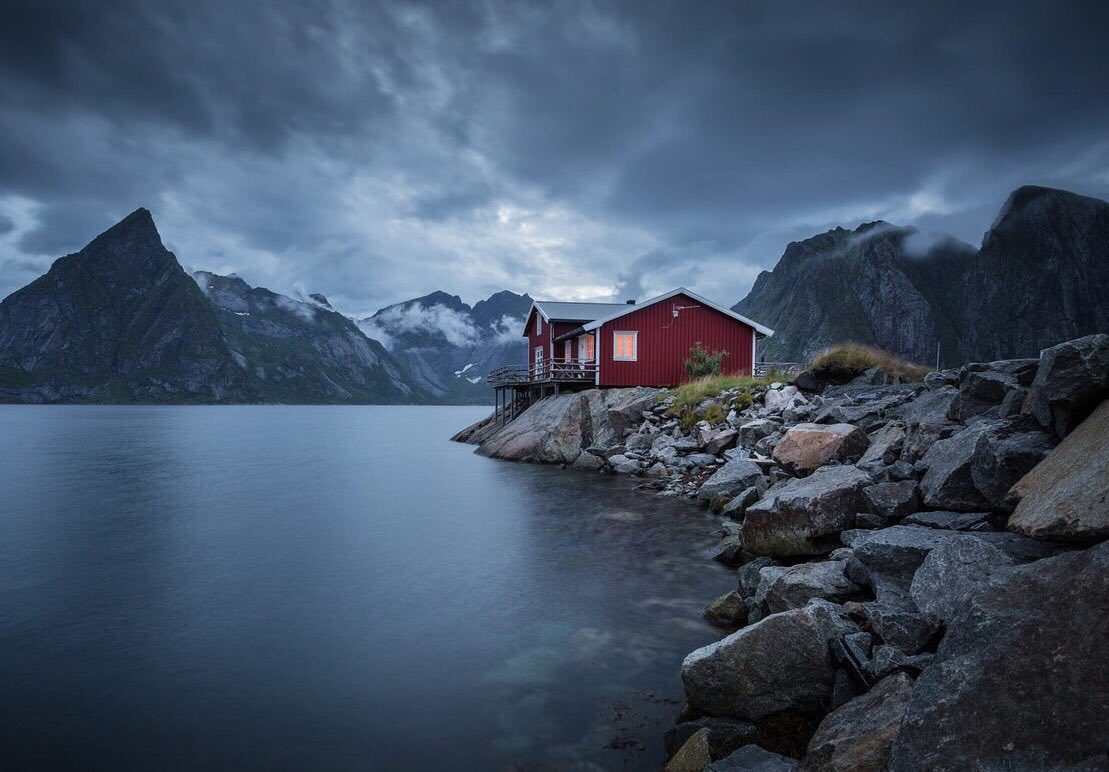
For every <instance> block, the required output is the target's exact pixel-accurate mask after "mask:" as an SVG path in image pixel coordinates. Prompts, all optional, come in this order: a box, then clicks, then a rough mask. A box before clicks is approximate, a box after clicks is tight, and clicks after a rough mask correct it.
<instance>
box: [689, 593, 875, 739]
mask: <svg viewBox="0 0 1109 772" xmlns="http://www.w3.org/2000/svg"><path fill="white" fill-rule="evenodd" d="M856 630H857V628H856V627H855V625H854V624H853V623H852V622H851V621H850V620H848V619H847V617H846V616H845V615H844V613H843V611H842V608H841V607H838V606H835V605H833V604H830V603H826V602H824V601H813V602H812V603H811V604H809V605H808V606H805V607H804V608H800V609H793V610H791V611H785V612H782V613H781V614H773V615H771V616H768V617H766V618H765V619H763V620H762V621H760V622H757V623H755V624H753V625H748V626H747V627H744V628H743V629H741V630H739V631H737V632H735V633H732V634H731V635H729V636H728V637H727V638H724V639H723V640H720V641H717V642H716V643H712V644H709V645H708V646H704V647H702V648H700V649H697V650H696V651H694V652H692V653H690V654H689V655H688V656H687V657H686V658H685V661H684V662H683V663H682V683H683V684H684V686H685V691H686V696H687V698H688V701H689V704H690V705H691V706H692V707H694V708H696V709H698V710H701V711H704V712H705V713H708V714H710V715H728V716H735V717H738V718H745V719H759V718H764V717H767V716H772V715H774V714H777V713H781V712H783V711H787V710H788V711H792V712H796V713H801V714H815V713H819V712H820V711H821V708H822V706H823V705H824V704H825V703H826V702H827V700H828V699H829V697H830V696H831V691H832V683H833V681H834V678H835V667H834V664H833V661H832V658H831V654H830V650H829V642H830V641H832V640H833V639H835V638H836V637H838V636H839V635H841V634H846V633H851V632H856Z"/></svg>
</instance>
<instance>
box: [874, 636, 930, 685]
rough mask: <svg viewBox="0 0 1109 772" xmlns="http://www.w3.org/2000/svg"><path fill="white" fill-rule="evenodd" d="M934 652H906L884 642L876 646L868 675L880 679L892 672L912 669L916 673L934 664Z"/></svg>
mask: <svg viewBox="0 0 1109 772" xmlns="http://www.w3.org/2000/svg"><path fill="white" fill-rule="evenodd" d="M933 659H935V657H934V655H932V654H927V653H926V654H912V655H910V654H906V653H905V652H903V651H901V649H899V648H897V647H896V646H890V645H888V644H882V645H881V646H875V647H874V655H873V657H872V658H871V660H870V662H868V663H867V665H866V673H867V675H868V676H869V677H870V678H871V679H873V680H874V681H880V680H882V679H883V678H885V677H886V676H888V675H890V674H891V673H896V672H898V671H903V672H904V671H910V672H912V673H913V674H914V675H915V674H917V673H919V672H920V671H922V670H924V668H926V667H928V666H929V665H931V664H932V661H933Z"/></svg>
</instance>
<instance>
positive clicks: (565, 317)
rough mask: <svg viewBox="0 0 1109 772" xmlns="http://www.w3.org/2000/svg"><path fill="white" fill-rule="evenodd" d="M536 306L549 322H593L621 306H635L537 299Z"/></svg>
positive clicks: (629, 306)
mask: <svg viewBox="0 0 1109 772" xmlns="http://www.w3.org/2000/svg"><path fill="white" fill-rule="evenodd" d="M535 307H536V308H538V309H539V313H541V314H543V318H544V319H546V320H547V321H548V322H591V321H593V320H594V319H600V318H601V317H602V316H610V315H611V314H613V313H614V312H615V311H617V310H619V309H621V308H625V307H627V308H634V306H631V305H627V304H625V303H574V302H566V301H561V300H536V301H535Z"/></svg>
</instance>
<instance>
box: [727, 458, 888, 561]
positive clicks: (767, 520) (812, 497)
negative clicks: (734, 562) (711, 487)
mask: <svg viewBox="0 0 1109 772" xmlns="http://www.w3.org/2000/svg"><path fill="white" fill-rule="evenodd" d="M718 474H719V473H718ZM869 482H870V477H869V476H868V475H867V474H866V472H863V471H862V470H861V469H856V468H855V467H853V466H829V467H822V468H820V469H818V470H817V471H816V472H814V473H813V474H812V475H810V476H809V477H804V478H796V479H789V480H783V481H782V482H780V483H777V484H775V485H773V486H772V487H771V488H770V489H769V490H768V491H767V492H766V495H765V496H763V498H762V499H761V500H760V501H758V502H756V503H755V504H753V505H751V506H750V507H748V508H747V513H746V517H745V519H744V521H743V527H742V530H741V532H742V535H743V544H744V546H745V547H746V548H747V550H748V551H750V552H752V553H754V554H756V555H776V556H787V555H820V554H823V553H825V552H830V551H831V550H832V549H834V548H835V547H838V546H839V543H838V539H837V538H836V535H837V534H838V533H839V532H840V531H842V530H844V529H845V528H850V527H851V525H852V523H853V522H854V519H855V513H856V512H858V511H859V510H860V508H861V504H862V489H863V487H864V486H865V485H866V484H867V483H869Z"/></svg>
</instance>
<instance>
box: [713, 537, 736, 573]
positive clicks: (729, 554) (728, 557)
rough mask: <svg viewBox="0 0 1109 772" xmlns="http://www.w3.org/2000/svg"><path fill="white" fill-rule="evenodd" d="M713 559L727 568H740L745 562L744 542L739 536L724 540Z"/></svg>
mask: <svg viewBox="0 0 1109 772" xmlns="http://www.w3.org/2000/svg"><path fill="white" fill-rule="evenodd" d="M712 559H713V560H715V561H717V562H718V563H723V564H724V565H726V566H738V565H740V564H741V563H742V562H743V540H742V539H741V538H739V537H738V536H728V537H726V538H724V539H723V540H722V541H721V542H720V544H719V545H718V546H717V547H716V552H714V553H713V556H712Z"/></svg>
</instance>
